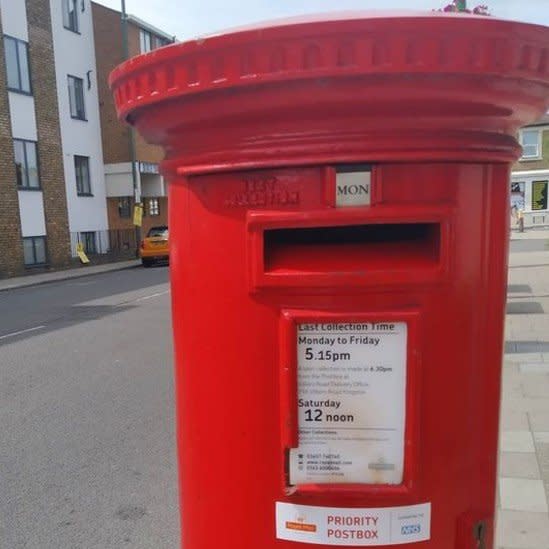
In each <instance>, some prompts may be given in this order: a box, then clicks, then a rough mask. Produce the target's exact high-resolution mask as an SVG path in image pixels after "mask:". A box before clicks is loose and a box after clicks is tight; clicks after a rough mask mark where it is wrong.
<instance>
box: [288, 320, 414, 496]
mask: <svg viewBox="0 0 549 549" xmlns="http://www.w3.org/2000/svg"><path fill="white" fill-rule="evenodd" d="M406 355H407V323H406V322H389V321H383V320H380V321H379V322H339V323H315V324H306V323H303V324H298V326H297V373H298V394H297V405H298V427H299V445H298V447H297V448H292V449H291V450H290V453H289V473H290V474H289V481H290V484H291V485H298V484H341V483H360V484H400V483H402V481H403V470H404V431H405V422H406Z"/></svg>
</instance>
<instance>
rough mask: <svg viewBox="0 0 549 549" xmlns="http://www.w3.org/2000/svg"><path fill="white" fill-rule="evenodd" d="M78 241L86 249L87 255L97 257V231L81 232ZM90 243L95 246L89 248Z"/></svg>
mask: <svg viewBox="0 0 549 549" xmlns="http://www.w3.org/2000/svg"><path fill="white" fill-rule="evenodd" d="M78 241H79V242H80V244H82V246H83V247H84V253H85V254H86V255H97V253H98V252H97V231H80V233H78ZM90 241H91V242H92V243H93V246H91V247H88V244H89V243H90Z"/></svg>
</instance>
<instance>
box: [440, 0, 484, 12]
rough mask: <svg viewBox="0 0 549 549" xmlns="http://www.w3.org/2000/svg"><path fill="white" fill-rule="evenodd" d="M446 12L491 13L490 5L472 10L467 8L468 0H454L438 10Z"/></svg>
mask: <svg viewBox="0 0 549 549" xmlns="http://www.w3.org/2000/svg"><path fill="white" fill-rule="evenodd" d="M438 11H443V12H446V13H473V14H475V15H490V13H489V12H488V6H485V5H480V6H477V7H476V8H473V9H472V10H470V9H468V8H467V0H453V1H452V3H451V4H448V5H447V6H446V7H444V8H442V9H440V10H438Z"/></svg>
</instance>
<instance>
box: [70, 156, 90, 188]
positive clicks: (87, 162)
mask: <svg viewBox="0 0 549 549" xmlns="http://www.w3.org/2000/svg"><path fill="white" fill-rule="evenodd" d="M83 160H85V162H86V171H87V181H86V182H85V183H87V184H85V185H83V186H81V185H79V177H78V176H79V173H80V175H82V171H81V165H80V166H79V165H77V161H78V162H81V161H83ZM79 168H80V170H79ZM74 176H75V180H76V195H77V196H93V192H92V188H91V173H90V157H89V156H82V155H79V154H75V155H74Z"/></svg>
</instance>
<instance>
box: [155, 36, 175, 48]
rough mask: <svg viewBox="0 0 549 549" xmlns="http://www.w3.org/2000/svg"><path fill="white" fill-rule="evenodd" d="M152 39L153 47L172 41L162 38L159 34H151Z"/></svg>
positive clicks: (165, 44) (159, 46)
mask: <svg viewBox="0 0 549 549" xmlns="http://www.w3.org/2000/svg"><path fill="white" fill-rule="evenodd" d="M153 40H154V41H153V49H156V48H161V47H162V46H167V45H168V44H171V43H172V41H171V40H168V39H166V38H162V37H161V36H153Z"/></svg>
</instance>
